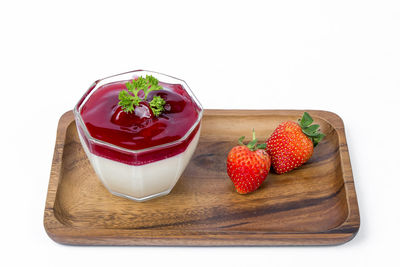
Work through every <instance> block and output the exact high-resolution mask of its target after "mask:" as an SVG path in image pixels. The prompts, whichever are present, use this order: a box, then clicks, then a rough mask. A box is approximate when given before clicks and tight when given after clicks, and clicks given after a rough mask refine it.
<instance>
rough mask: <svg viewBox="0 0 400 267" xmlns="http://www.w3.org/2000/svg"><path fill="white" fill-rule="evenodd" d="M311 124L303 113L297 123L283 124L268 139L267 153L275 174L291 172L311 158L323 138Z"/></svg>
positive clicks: (287, 122)
mask: <svg viewBox="0 0 400 267" xmlns="http://www.w3.org/2000/svg"><path fill="white" fill-rule="evenodd" d="M312 123H313V119H312V118H311V116H310V115H309V114H308V113H307V112H304V114H303V117H302V118H301V120H299V123H296V122H293V121H286V122H283V123H281V124H280V125H279V126H278V127H277V128H276V129H275V131H274V132H273V133H272V135H271V137H270V138H268V140H267V142H266V144H267V152H268V154H269V155H270V156H271V159H272V167H273V168H274V170H275V172H276V173H277V174H281V173H285V172H288V171H291V170H293V169H295V168H297V167H299V166H301V165H303V164H304V163H306V162H307V161H308V160H309V159H310V158H311V156H312V154H313V151H314V147H315V146H316V145H317V144H318V143H319V142H320V141H321V140H322V138H324V136H325V135H324V134H323V133H321V132H319V129H318V128H319V125H318V124H313V125H311V124H312Z"/></svg>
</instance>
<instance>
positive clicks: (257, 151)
mask: <svg viewBox="0 0 400 267" xmlns="http://www.w3.org/2000/svg"><path fill="white" fill-rule="evenodd" d="M243 139H244V136H242V137H240V138H239V144H240V146H235V147H234V148H232V149H231V151H230V152H229V154H228V160H227V171H228V175H229V177H230V178H231V180H232V182H233V184H234V186H235V188H236V191H237V192H238V193H239V194H247V193H250V192H253V191H255V190H256V189H257V188H258V187H260V185H261V183H262V182H264V180H265V178H267V175H268V172H269V169H270V167H271V159H270V157H269V155H268V154H267V152H266V151H265V147H266V145H265V144H259V145H256V144H257V139H256V138H255V133H254V129H253V140H252V141H250V143H248V144H247V145H244V144H243V142H242V141H243Z"/></svg>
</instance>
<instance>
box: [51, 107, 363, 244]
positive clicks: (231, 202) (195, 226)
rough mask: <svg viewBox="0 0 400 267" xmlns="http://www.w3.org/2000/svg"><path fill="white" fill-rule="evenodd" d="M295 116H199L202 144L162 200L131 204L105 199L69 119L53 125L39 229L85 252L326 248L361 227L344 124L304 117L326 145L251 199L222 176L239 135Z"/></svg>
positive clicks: (263, 133) (325, 115)
mask: <svg viewBox="0 0 400 267" xmlns="http://www.w3.org/2000/svg"><path fill="white" fill-rule="evenodd" d="M303 112H304V111H297V110H205V113H204V117H203V120H202V130H201V137H200V141H199V145H198V147H197V149H196V152H195V154H194V155H193V157H192V160H191V162H190V163H189V165H188V167H187V168H186V170H185V172H184V173H183V175H182V177H181V178H180V180H179V181H178V183H177V185H176V186H175V187H174V189H173V190H172V191H171V193H170V194H169V195H167V196H164V197H160V198H156V199H153V200H150V201H147V202H143V203H137V202H134V201H131V200H128V199H124V198H120V197H117V196H114V195H112V194H110V193H109V192H108V191H107V190H106V188H105V187H103V185H102V184H101V182H100V181H99V180H98V178H97V177H96V175H95V173H94V171H93V169H92V167H91V166H90V163H89V161H88V159H87V157H86V155H85V153H84V151H83V149H82V147H81V144H80V142H79V139H78V135H77V131H76V126H75V123H74V118H73V114H72V112H71V111H69V112H67V113H65V114H64V115H63V116H62V117H61V119H60V122H59V126H58V132H57V141H56V146H55V151H54V158H53V164H52V170H51V175H50V181H49V187H48V194H47V200H46V206H45V212H44V226H45V229H46V231H47V233H48V235H49V236H50V237H51V238H52V239H53V240H55V241H56V242H59V243H64V244H83V245H158V246H162V245H174V246H247V245H249V246H267V245H332V244H341V243H344V242H346V241H349V240H351V239H352V238H353V237H354V236H355V235H356V233H357V231H358V229H359V225H360V217H359V211H358V204H357V198H356V193H355V188H354V182H353V175H352V170H351V165H350V159H349V153H348V150H347V144H346V138H345V132H344V126H343V122H342V120H341V119H340V117H339V116H337V115H336V114H334V113H331V112H327V111H315V110H310V111H308V112H309V113H310V115H311V116H312V117H313V118H314V119H315V121H316V123H318V124H320V125H321V129H322V131H323V132H324V133H326V135H327V136H326V138H325V139H324V140H323V141H322V142H321V143H320V144H319V145H318V146H317V147H316V149H315V151H314V154H313V156H312V158H311V159H310V160H309V162H307V163H306V164H305V165H303V166H302V167H300V168H298V169H296V170H294V171H292V172H289V173H286V174H283V175H277V174H275V173H273V171H271V173H270V174H269V175H268V177H267V179H266V181H265V182H264V183H263V184H262V186H261V187H260V188H259V189H258V190H257V191H255V192H254V193H251V194H248V195H239V194H238V193H236V192H235V190H234V187H233V184H232V182H231V181H230V179H229V177H228V176H227V174H226V156H227V154H228V152H229V150H230V149H231V148H232V147H233V146H235V145H236V144H237V139H238V137H240V136H242V135H246V136H247V137H248V138H250V137H251V133H252V132H251V131H252V129H253V128H254V129H255V131H256V133H257V136H258V137H259V139H265V138H266V137H268V136H269V135H270V134H271V133H272V131H273V130H274V128H275V127H276V126H277V125H278V124H279V123H280V122H283V121H285V120H296V119H297V118H299V117H300V116H301V115H302V113H303Z"/></svg>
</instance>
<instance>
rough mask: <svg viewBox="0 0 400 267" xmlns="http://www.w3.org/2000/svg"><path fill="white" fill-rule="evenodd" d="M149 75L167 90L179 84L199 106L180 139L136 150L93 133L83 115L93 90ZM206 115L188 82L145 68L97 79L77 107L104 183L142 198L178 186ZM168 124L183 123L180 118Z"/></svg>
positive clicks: (81, 136) (79, 123) (85, 145)
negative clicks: (194, 118) (192, 120)
mask: <svg viewBox="0 0 400 267" xmlns="http://www.w3.org/2000/svg"><path fill="white" fill-rule="evenodd" d="M146 75H152V76H153V77H155V78H156V79H158V80H159V81H160V84H161V85H162V86H163V87H164V90H175V89H174V88H175V87H176V85H178V86H179V94H181V95H182V96H184V97H185V98H186V99H189V103H190V105H193V107H195V108H194V110H195V111H196V112H197V114H196V115H197V119H196V120H195V121H194V122H193V123H191V124H190V125H187V128H188V130H187V131H185V132H184V134H183V135H182V136H181V137H180V138H179V139H177V140H174V141H171V142H167V143H162V144H157V145H155V146H149V147H145V148H142V149H136V150H133V149H128V148H126V147H122V146H118V145H115V144H112V143H110V142H107V141H104V140H101V138H95V137H93V135H92V134H91V133H90V131H89V129H88V127H87V125H86V122H85V120H84V118H83V116H82V108H83V107H84V106H85V104H86V103H87V101H88V100H89V99H90V97H91V96H92V95H93V93H94V92H96V90H98V89H99V88H101V87H103V86H107V85H108V84H112V83H115V82H121V81H129V80H132V79H135V78H136V77H140V76H142V77H144V76H146ZM169 85H171V86H169ZM174 86H175V87H174ZM182 89H183V90H182ZM117 102H118V101H117ZM202 115H203V108H202V106H201V104H200V102H199V101H198V100H197V98H196V97H195V96H194V94H193V92H192V91H191V90H190V88H189V86H188V85H187V84H186V82H184V81H183V80H180V79H177V78H174V77H171V76H168V75H164V74H161V73H156V72H151V71H143V70H139V71H132V72H127V73H123V74H118V75H114V76H110V77H107V78H104V79H101V80H97V81H96V82H94V83H93V84H92V86H90V88H89V89H88V91H87V92H86V93H85V94H84V95H83V97H82V98H81V99H80V100H79V102H78V104H77V105H76V106H75V108H74V116H75V122H76V126H77V130H78V135H79V139H80V141H81V144H82V147H83V149H84V151H85V153H86V155H87V157H88V159H89V161H90V163H91V166H92V167H93V169H94V171H95V173H96V175H97V176H98V178H99V179H100V181H101V182H102V184H103V185H104V186H105V187H106V188H107V190H108V191H109V192H110V193H112V194H114V195H116V196H121V197H125V198H128V199H131V200H135V201H139V202H140V201H146V200H149V199H152V198H155V197H159V196H164V195H167V194H169V192H170V191H171V190H172V188H173V187H174V186H175V184H176V182H177V181H178V179H179V178H180V176H181V175H182V173H183V171H184V170H185V168H186V166H187V164H188V163H189V161H190V158H191V157H192V155H193V153H194V151H195V149H196V146H197V144H198V141H199V137H200V130H201V119H202ZM177 124H178V125H177ZM168 127H179V121H178V122H174V123H173V124H172V125H168Z"/></svg>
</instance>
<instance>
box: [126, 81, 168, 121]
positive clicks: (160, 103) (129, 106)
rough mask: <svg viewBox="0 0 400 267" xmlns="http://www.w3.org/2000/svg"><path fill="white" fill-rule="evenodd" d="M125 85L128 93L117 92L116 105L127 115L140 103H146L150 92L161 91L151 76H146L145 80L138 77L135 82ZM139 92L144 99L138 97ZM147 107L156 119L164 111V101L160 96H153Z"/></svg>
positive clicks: (160, 87)
mask: <svg viewBox="0 0 400 267" xmlns="http://www.w3.org/2000/svg"><path fill="white" fill-rule="evenodd" d="M125 85H126V88H127V89H128V91H127V90H122V91H121V92H119V95H118V99H119V102H118V105H120V106H121V108H122V110H123V111H125V112H127V113H131V112H133V111H134V110H135V107H137V106H139V103H140V102H141V101H147V96H148V94H149V93H150V92H151V91H158V90H162V89H163V88H162V86H161V85H159V84H158V80H157V79H156V78H154V77H153V76H152V75H150V76H149V75H146V78H143V77H138V78H137V79H136V80H132V81H131V82H127V83H126V84H125ZM141 90H143V93H144V98H140V97H139V96H138V94H139V92H140V91H141ZM149 105H150V108H151V110H152V111H153V114H154V115H155V116H156V117H158V116H159V115H160V114H161V113H162V112H163V111H164V105H165V100H164V99H162V98H161V97H160V96H154V97H153V99H152V100H151V101H150V102H149Z"/></svg>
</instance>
